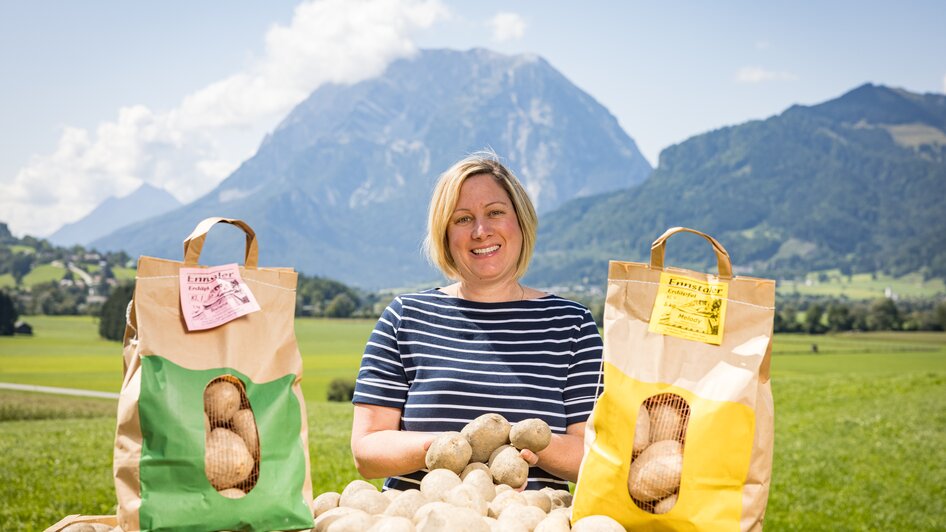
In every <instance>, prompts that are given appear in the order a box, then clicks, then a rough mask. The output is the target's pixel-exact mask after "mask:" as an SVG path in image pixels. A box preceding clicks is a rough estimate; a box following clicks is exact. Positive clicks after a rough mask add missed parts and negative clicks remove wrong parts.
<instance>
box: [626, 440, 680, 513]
mask: <svg viewBox="0 0 946 532" xmlns="http://www.w3.org/2000/svg"><path fill="white" fill-rule="evenodd" d="M682 470H683V446H682V445H680V442H678V441H676V440H662V441H658V442H655V443H652V444H651V445H650V446H649V447H648V448H646V449H644V452H642V453H641V454H640V456H638V457H637V458H635V459H634V460H633V461H632V462H631V468H630V471H628V474H627V490H628V492H630V494H631V497H634V498H635V499H637V500H639V501H642V502H649V501H655V500H657V499H661V498H663V497H667V496H668V495H670V494H671V493H673V492H674V491H676V490H677V488H678V487H680V474H681V471H682Z"/></svg>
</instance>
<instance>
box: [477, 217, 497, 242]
mask: <svg viewBox="0 0 946 532" xmlns="http://www.w3.org/2000/svg"><path fill="white" fill-rule="evenodd" d="M491 234H493V229H492V226H490V223H489V220H486V219H484V220H476V221H475V222H473V238H474V239H476V240H481V239H483V238H486V237H488V236H490V235H491Z"/></svg>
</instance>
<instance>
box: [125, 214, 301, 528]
mask: <svg viewBox="0 0 946 532" xmlns="http://www.w3.org/2000/svg"><path fill="white" fill-rule="evenodd" d="M218 222H224V223H229V224H233V225H235V226H237V227H239V228H240V229H242V230H243V231H244V232H245V233H246V256H245V266H244V267H240V268H239V270H238V271H239V275H240V277H241V278H242V281H243V283H244V284H245V288H247V289H248V290H249V291H251V292H252V295H253V296H255V300H256V301H257V303H258V305H259V307H260V310H259V311H256V312H252V313H250V314H246V315H244V316H240V317H238V318H236V319H233V320H232V321H229V322H227V323H224V324H222V325H219V326H217V327H214V328H209V329H206V330H196V331H189V330H188V328H187V327H186V326H185V320H184V316H183V315H182V302H181V292H180V283H181V278H180V275H179V273H180V270H181V268H185V267H186V268H194V267H198V265H197V261H198V258H199V257H200V252H201V249H202V248H203V244H204V240H205V238H206V236H207V232H208V231H209V230H210V228H211V227H212V226H213V225H214V224H216V223H218ZM257 261H258V248H257V242H256V235H255V233H254V232H253V230H252V229H250V227H249V226H248V225H247V224H245V223H244V222H242V221H240V220H231V219H224V218H208V219H206V220H204V221H202V222H201V223H200V224H199V225H198V226H197V228H196V229H195V230H194V232H193V233H192V234H191V235H190V236H188V237H187V239H186V240H185V241H184V262H183V263H182V262H179V261H172V260H164V259H156V258H151V257H141V258H140V259H139V261H138V273H137V280H136V285H135V293H134V297H133V299H132V301H131V303H130V304H129V310H128V323H127V327H126V331H125V343H124V357H125V360H124V362H125V364H124V367H125V373H124V379H123V382H122V390H121V395H120V398H119V405H118V424H117V430H116V436H115V454H114V475H115V488H116V494H117V496H118V522H119V524H120V526H121V527H122V528H123V529H124V530H126V531H127V530H171V529H173V530H292V529H303V528H310V527H311V526H312V514H311V511H310V503H311V500H312V485H311V479H310V477H309V470H310V469H309V452H308V429H307V418H306V409H305V402H304V400H303V397H302V392H301V389H300V387H299V382H300V379H301V377H302V358H301V356H300V354H299V349H298V347H297V345H296V338H295V333H294V326H293V319H294V309H295V301H296V293H295V289H296V278H297V274H296V273H295V272H293V271H292V270H290V269H286V268H259V267H257ZM202 271H211V270H202ZM190 282H191V280H190V279H188V280H187V281H186V283H185V284H188V285H189V283H190ZM254 425H255V426H254ZM254 432H255V434H254Z"/></svg>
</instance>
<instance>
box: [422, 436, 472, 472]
mask: <svg viewBox="0 0 946 532" xmlns="http://www.w3.org/2000/svg"><path fill="white" fill-rule="evenodd" d="M472 454H473V448H472V447H470V442H468V441H466V438H464V437H463V435H462V434H460V433H459V432H444V433H443V434H440V435H439V436H437V437H436V438H435V439H434V441H433V442H432V443H431V444H430V448H428V449H427V456H426V457H425V458H424V462H425V463H426V464H427V469H449V470H450V471H453V472H454V473H456V474H457V475H459V474H460V472H462V471H463V468H464V467H466V465H467V464H468V463H470V456H471V455H472ZM458 478H459V477H458Z"/></svg>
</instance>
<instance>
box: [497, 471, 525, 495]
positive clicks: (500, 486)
mask: <svg viewBox="0 0 946 532" xmlns="http://www.w3.org/2000/svg"><path fill="white" fill-rule="evenodd" d="M490 478H492V475H490ZM495 486H496V495H499V494H500V493H502V492H504V491H513V488H512V486H507V485H506V484H496V485H495ZM517 487H518V486H517Z"/></svg>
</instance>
